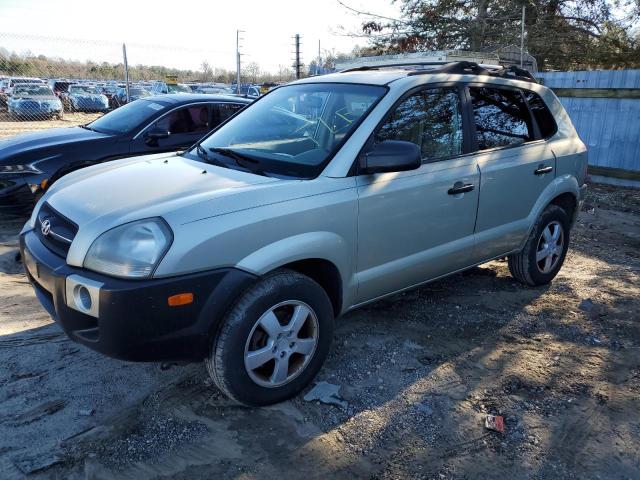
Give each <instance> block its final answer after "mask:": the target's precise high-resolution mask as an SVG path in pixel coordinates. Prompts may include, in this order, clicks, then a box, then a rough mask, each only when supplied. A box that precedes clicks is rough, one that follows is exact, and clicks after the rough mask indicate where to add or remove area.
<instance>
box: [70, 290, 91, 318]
mask: <svg viewBox="0 0 640 480" xmlns="http://www.w3.org/2000/svg"><path fill="white" fill-rule="evenodd" d="M73 299H74V300H75V302H76V306H77V307H78V308H79V309H80V310H84V311H85V312H88V311H90V310H91V293H89V290H87V287H85V286H84V285H76V288H74V289H73Z"/></svg>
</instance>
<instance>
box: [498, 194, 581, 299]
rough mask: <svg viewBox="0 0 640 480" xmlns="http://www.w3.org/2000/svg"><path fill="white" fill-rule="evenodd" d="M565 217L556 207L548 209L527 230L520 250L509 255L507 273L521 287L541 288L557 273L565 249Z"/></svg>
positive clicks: (567, 218) (566, 242)
mask: <svg viewBox="0 0 640 480" xmlns="http://www.w3.org/2000/svg"><path fill="white" fill-rule="evenodd" d="M570 225H571V222H570V218H569V215H568V214H567V212H565V210H564V209H562V208H560V207H559V206H557V205H548V206H547V207H546V208H545V209H544V211H543V212H542V214H541V215H540V217H538V221H537V222H536V224H535V225H534V227H533V229H532V230H531V234H530V235H529V238H528V239H527V242H526V243H525V246H524V248H523V249H522V250H521V251H520V252H518V253H516V254H514V255H510V256H509V258H508V260H509V271H510V272H511V275H512V276H513V277H514V278H515V279H516V280H518V281H519V282H521V283H524V284H525V285H530V286H536V285H544V284H547V283H549V282H551V280H553V279H554V278H555V276H556V275H557V274H558V272H559V271H560V268H561V267H562V264H563V263H564V258H565V256H566V254H567V250H568V248H569V228H570Z"/></svg>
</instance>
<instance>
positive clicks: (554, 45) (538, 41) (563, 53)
mask: <svg viewBox="0 0 640 480" xmlns="http://www.w3.org/2000/svg"><path fill="white" fill-rule="evenodd" d="M398 1H399V3H400V7H401V8H400V11H401V14H402V15H401V18H400V19H397V20H388V19H380V18H375V17H373V19H371V20H368V21H366V22H364V23H363V25H362V30H363V32H364V33H365V34H367V35H370V38H371V49H372V50H373V51H374V52H375V53H399V52H408V51H420V50H447V49H463V50H474V51H483V50H492V49H495V48H498V47H501V46H506V45H510V44H516V45H519V43H520V28H521V15H522V5H523V0H398ZM614 1H615V2H616V3H615V4H614V3H613V2H614ZM627 1H631V0H621V2H623V3H624V2H627ZM636 1H640V0H636ZM621 2H620V1H617V0H526V1H525V3H524V5H525V12H526V21H525V31H526V37H525V39H526V49H527V50H528V51H529V52H530V53H531V54H532V55H534V56H535V57H536V60H537V61H538V66H539V67H540V68H547V69H549V68H552V69H567V68H569V69H572V68H573V69H575V68H589V67H596V66H597V67H606V68H615V67H621V66H638V65H640V63H639V62H638V45H637V39H633V38H632V37H631V35H630V34H629V26H628V25H627V24H625V22H624V21H623V20H621V19H618V18H616V17H615V16H614V15H613V13H612V9H613V7H614V6H618V7H619V6H620V5H621ZM625 5H626V6H627V7H630V6H632V4H631V3H626V4H625ZM370 18H371V17H370Z"/></svg>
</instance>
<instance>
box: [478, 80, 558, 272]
mask: <svg viewBox="0 0 640 480" xmlns="http://www.w3.org/2000/svg"><path fill="white" fill-rule="evenodd" d="M468 94H469V105H470V107H471V109H472V116H473V120H474V121H473V127H474V132H473V138H474V143H475V146H476V148H477V150H478V153H477V155H476V159H477V162H478V166H479V167H480V174H481V182H480V202H479V206H478V218H477V221H476V230H475V231H476V249H475V253H474V257H475V261H476V262H480V261H483V260H488V259H490V258H494V257H496V256H500V255H503V254H505V253H508V252H510V251H512V250H514V249H516V248H518V246H519V245H520V243H521V241H522V240H523V238H524V236H525V235H526V233H527V231H528V228H529V225H530V223H531V220H530V219H529V218H528V216H529V215H530V213H531V212H532V209H533V207H534V205H535V203H536V201H537V200H538V198H539V197H540V194H541V193H542V191H543V190H544V189H545V188H546V187H547V186H548V185H549V184H550V183H551V182H552V181H553V179H554V177H555V163H556V162H555V156H554V154H553V152H552V150H551V147H550V145H549V144H548V143H547V142H546V141H545V140H544V139H543V138H541V134H540V130H539V128H538V126H537V124H536V122H535V120H534V118H533V116H532V115H531V111H530V108H529V106H528V104H527V102H526V100H525V97H524V94H523V92H522V91H521V90H520V89H517V88H509V87H502V86H500V87H497V86H495V85H470V86H469V88H468Z"/></svg>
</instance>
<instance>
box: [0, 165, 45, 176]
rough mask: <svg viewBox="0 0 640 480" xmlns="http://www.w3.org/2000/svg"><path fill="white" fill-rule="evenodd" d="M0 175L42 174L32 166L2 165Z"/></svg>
mask: <svg viewBox="0 0 640 480" xmlns="http://www.w3.org/2000/svg"><path fill="white" fill-rule="evenodd" d="M0 173H8V174H11V175H19V174H33V173H36V174H38V173H42V171H41V170H38V169H37V168H36V167H34V166H33V165H29V164H20V165H2V166H0Z"/></svg>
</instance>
